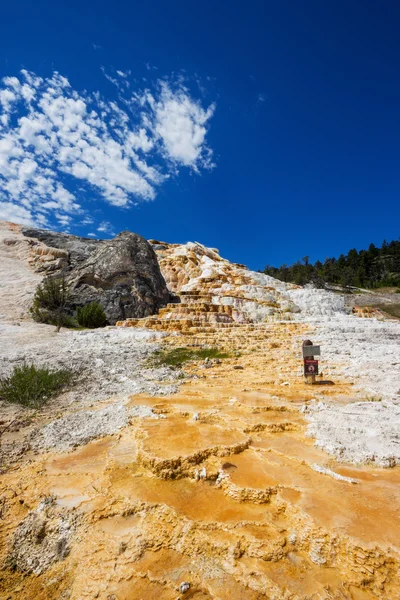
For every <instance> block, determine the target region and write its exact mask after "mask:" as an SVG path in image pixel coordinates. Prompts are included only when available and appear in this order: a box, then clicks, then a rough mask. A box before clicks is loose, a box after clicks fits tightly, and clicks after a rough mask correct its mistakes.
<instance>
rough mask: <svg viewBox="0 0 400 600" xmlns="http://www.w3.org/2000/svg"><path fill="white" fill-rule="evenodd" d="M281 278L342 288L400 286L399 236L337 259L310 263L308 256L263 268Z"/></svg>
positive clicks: (352, 251) (353, 251)
mask: <svg viewBox="0 0 400 600" xmlns="http://www.w3.org/2000/svg"><path fill="white" fill-rule="evenodd" d="M263 272H264V273H266V274H267V275H271V276H272V277H276V278H277V279H280V280H281V281H286V282H290V283H296V284H297V285H305V284H307V283H313V284H315V285H316V286H317V287H324V285H325V284H332V285H335V284H336V285H340V286H343V287H345V288H350V287H361V288H379V287H392V286H395V287H396V286H400V238H399V240H397V241H393V242H390V243H388V242H387V241H386V240H385V241H384V242H383V244H382V246H381V247H380V248H377V247H376V246H375V245H374V244H370V246H369V248H368V250H360V251H359V252H358V251H357V250H356V249H355V248H353V249H352V250H349V252H348V253H347V254H346V255H344V254H341V255H340V256H339V258H326V259H325V261H324V262H323V263H322V262H320V261H319V260H317V262H316V263H314V264H311V263H310V262H309V257H308V256H305V257H304V258H303V259H302V260H301V261H297V262H296V263H294V264H293V265H290V266H287V265H282V266H281V267H271V266H269V265H267V266H266V267H265V269H264V271H263Z"/></svg>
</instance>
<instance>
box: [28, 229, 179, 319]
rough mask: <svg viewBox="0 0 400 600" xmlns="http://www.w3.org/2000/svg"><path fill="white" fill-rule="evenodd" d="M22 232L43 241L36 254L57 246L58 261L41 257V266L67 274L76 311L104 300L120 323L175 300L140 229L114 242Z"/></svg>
mask: <svg viewBox="0 0 400 600" xmlns="http://www.w3.org/2000/svg"><path fill="white" fill-rule="evenodd" d="M21 231H22V233H23V235H24V236H26V237H28V238H30V239H31V240H35V239H36V240H38V241H39V242H40V244H41V247H40V252H39V253H36V254H38V255H40V256H42V255H43V254H44V253H45V250H46V248H49V249H51V250H52V252H50V256H51V257H52V260H49V261H47V262H46V261H43V260H40V261H38V262H39V265H40V270H42V271H44V272H45V273H54V274H56V273H58V272H60V273H61V272H64V273H65V275H66V279H67V282H68V283H69V285H70V288H71V290H72V295H71V310H72V309H75V308H76V307H77V306H82V305H84V304H88V303H90V302H99V303H100V304H101V305H102V306H103V308H104V311H105V313H106V315H107V318H108V320H109V322H110V323H111V324H114V323H115V322H116V321H117V320H118V319H125V318H129V317H139V318H140V317H146V316H149V315H152V314H154V313H156V312H157V310H158V309H159V308H160V307H161V306H163V305H165V304H166V303H167V302H168V301H169V298H170V294H169V292H168V289H167V286H166V283H165V281H164V278H163V276H162V275H161V272H160V268H159V265H158V261H157V257H156V255H155V252H154V250H153V249H152V247H151V246H150V244H149V243H148V242H147V241H146V240H145V239H144V238H143V237H141V236H140V235H138V234H137V233H131V232H130V231H124V232H122V233H120V234H119V235H117V236H116V237H115V238H113V239H111V240H90V239H86V238H80V237H76V236H72V235H67V234H62V233H55V232H51V231H45V230H40V229H28V228H22V230H21ZM54 250H58V252H57V251H56V252H54ZM57 255H58V256H57ZM33 266H35V265H33Z"/></svg>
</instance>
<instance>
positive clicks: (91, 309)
mask: <svg viewBox="0 0 400 600" xmlns="http://www.w3.org/2000/svg"><path fill="white" fill-rule="evenodd" d="M76 318H77V321H78V323H79V325H80V326H81V327H89V328H90V329H95V328H96V327H104V325H105V324H106V323H107V317H106V314H105V312H104V310H103V307H102V306H101V305H100V304H98V303H97V302H92V303H91V304H86V305H85V306H82V307H80V308H78V309H77V311H76Z"/></svg>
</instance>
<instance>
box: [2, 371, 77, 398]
mask: <svg viewBox="0 0 400 600" xmlns="http://www.w3.org/2000/svg"><path fill="white" fill-rule="evenodd" d="M73 375H74V374H73V372H72V371H69V370H67V369H61V370H58V371H54V370H50V369H46V368H39V367H35V365H28V364H26V363H25V364H23V365H22V366H16V367H14V369H13V372H12V373H11V375H10V376H9V377H3V378H0V400H4V401H5V402H10V403H13V404H21V405H22V406H26V407H29V408H40V407H41V406H42V405H43V404H45V403H46V402H47V400H48V399H49V398H50V397H51V396H55V395H56V394H58V393H59V392H61V391H62V390H63V389H64V388H65V387H66V386H67V385H68V384H69V383H71V381H72V379H73Z"/></svg>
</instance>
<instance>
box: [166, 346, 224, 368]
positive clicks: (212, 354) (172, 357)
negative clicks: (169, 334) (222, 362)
mask: <svg viewBox="0 0 400 600" xmlns="http://www.w3.org/2000/svg"><path fill="white" fill-rule="evenodd" d="M206 358H210V359H211V358H229V354H227V353H225V352H221V351H220V350H218V348H204V349H202V350H194V349H191V348H172V349H171V350H160V351H158V352H156V358H155V363H156V364H157V365H168V366H169V367H181V366H182V365H183V364H184V363H185V362H188V361H190V360H205V359H206Z"/></svg>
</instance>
